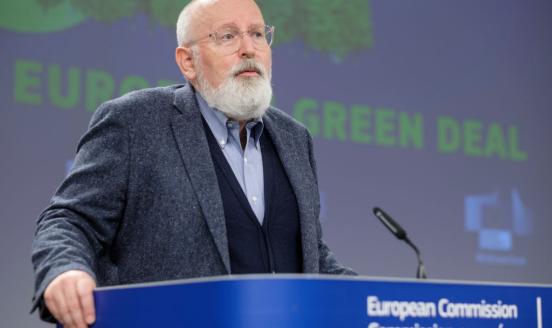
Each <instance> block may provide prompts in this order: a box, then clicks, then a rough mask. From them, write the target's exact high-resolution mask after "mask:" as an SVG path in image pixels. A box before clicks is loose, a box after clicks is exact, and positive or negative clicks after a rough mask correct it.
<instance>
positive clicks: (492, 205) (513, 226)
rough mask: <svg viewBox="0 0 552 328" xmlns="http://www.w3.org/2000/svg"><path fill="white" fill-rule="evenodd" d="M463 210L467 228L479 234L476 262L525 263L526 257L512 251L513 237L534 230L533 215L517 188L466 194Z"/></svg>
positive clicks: (513, 245)
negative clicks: (503, 191) (508, 190)
mask: <svg viewBox="0 0 552 328" xmlns="http://www.w3.org/2000/svg"><path fill="white" fill-rule="evenodd" d="M464 211H465V217H464V224H465V229H466V231H469V232H474V233H477V235H478V244H479V250H478V253H477V254H476V257H475V259H476V261H477V262H480V263H488V264H500V265H515V266H522V265H525V264H526V262H527V261H526V259H525V257H522V256H517V255H514V248H515V241H516V238H518V237H524V236H529V235H531V234H532V233H533V229H534V228H533V218H532V215H531V212H530V211H529V210H528V209H527V207H526V206H525V205H524V204H523V201H522V199H521V196H520V193H519V191H518V190H517V189H512V190H511V191H510V192H509V193H501V192H499V191H496V192H493V193H489V194H481V195H470V196H467V197H466V198H465V201H464Z"/></svg>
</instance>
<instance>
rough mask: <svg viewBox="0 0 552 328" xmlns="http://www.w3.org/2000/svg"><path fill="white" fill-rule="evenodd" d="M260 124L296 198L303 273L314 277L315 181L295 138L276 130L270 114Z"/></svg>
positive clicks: (316, 251) (315, 240)
mask: <svg viewBox="0 0 552 328" xmlns="http://www.w3.org/2000/svg"><path fill="white" fill-rule="evenodd" d="M263 122H264V124H265V127H266V129H267V130H268V132H269V134H270V137H271V138H272V142H273V143H274V146H275V147H276V151H277V153H278V156H280V159H281V161H282V165H283V166H284V170H285V171H286V174H287V176H288V178H289V182H290V183H291V186H292V188H293V191H294V192H295V197H296V198H297V206H298V208H299V217H300V224H301V242H302V248H303V272H305V273H317V272H318V267H319V265H318V260H319V256H318V232H317V228H316V220H318V218H317V217H315V215H316V214H315V213H316V210H315V204H316V201H315V198H314V197H317V195H313V190H314V191H316V190H318V188H317V187H316V181H315V180H314V179H315V177H314V176H312V174H310V167H309V165H308V157H307V156H305V154H304V153H302V151H301V149H299V148H298V147H297V136H294V135H292V134H291V133H289V132H287V131H286V130H285V129H284V128H282V127H280V126H278V122H277V120H276V119H274V116H272V115H270V112H267V115H265V116H263Z"/></svg>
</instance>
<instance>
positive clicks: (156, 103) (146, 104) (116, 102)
mask: <svg viewBox="0 0 552 328" xmlns="http://www.w3.org/2000/svg"><path fill="white" fill-rule="evenodd" d="M184 86H185V85H170V86H165V87H156V88H147V89H140V90H136V91H131V92H129V93H127V94H125V95H122V96H120V97H118V98H114V99H111V100H108V101H106V102H104V103H103V104H101V105H100V106H99V107H98V109H97V110H96V112H95V113H94V115H93V117H92V121H91V123H92V122H95V121H98V120H101V119H103V118H105V117H111V118H113V119H120V120H123V121H126V122H127V123H128V122H135V121H136V122H140V121H141V122H143V123H146V122H148V121H149V120H148V118H151V119H153V120H154V121H155V120H158V119H160V118H162V117H165V118H166V117H168V116H169V115H170V113H171V111H172V109H173V105H174V99H175V94H176V92H177V90H179V89H181V88H182V87H184Z"/></svg>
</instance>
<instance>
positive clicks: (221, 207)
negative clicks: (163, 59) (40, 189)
mask: <svg viewBox="0 0 552 328" xmlns="http://www.w3.org/2000/svg"><path fill="white" fill-rule="evenodd" d="M273 36H274V27H272V26H269V25H266V23H265V21H264V19H263V16H262V14H261V11H260V9H259V7H258V6H257V4H256V3H255V2H254V1H252V0H196V1H192V2H191V3H190V4H188V5H187V6H186V7H185V8H184V9H183V10H182V12H181V14H180V16H179V19H178V22H177V38H178V47H177V48H176V53H175V57H176V63H177V65H178V67H179V69H180V71H181V72H182V74H183V75H184V77H185V78H186V80H187V81H188V83H187V84H185V85H177V86H170V87H164V88H154V89H145V90H141V91H136V92H133V93H130V94H127V95H125V96H123V97H121V98H118V99H114V100H112V101H109V102H107V103H105V104H102V105H101V106H100V107H99V108H98V110H97V111H96V112H95V114H94V116H93V118H92V120H91V123H90V127H89V130H88V131H87V132H86V134H85V135H84V136H83V137H82V139H81V141H80V142H79V145H78V150H77V155H76V158H75V165H74V167H73V169H72V171H71V172H70V174H69V175H68V177H67V178H66V179H65V180H64V181H63V183H62V184H61V186H60V187H59V189H58V190H57V191H56V193H55V195H54V197H53V198H52V202H51V205H50V206H49V207H48V208H47V209H46V210H45V211H44V212H43V213H42V214H41V216H40V218H39V221H38V223H37V230H36V234H35V238H34V241H33V254H32V260H33V265H34V268H35V274H36V284H35V296H34V299H33V309H35V308H39V309H40V313H41V317H42V318H43V319H44V320H48V321H58V322H59V323H61V324H63V325H64V326H65V327H68V328H72V327H75V328H79V327H86V326H87V325H91V324H93V323H94V321H95V311H94V300H93V296H92V291H93V289H94V288H95V287H96V286H107V285H120V284H130V283H142V282H151V281H160V280H172V279H186V278H194V277H202V276H216V275H228V274H242V273H329V274H355V273H354V271H352V270H351V269H349V268H346V267H344V266H342V265H340V264H339V263H338V262H337V261H336V260H335V258H334V256H333V255H332V253H331V251H330V250H329V248H328V247H327V246H326V244H325V243H324V242H323V241H322V231H321V226H320V222H319V218H318V216H319V211H320V203H319V194H318V186H317V175H316V165H315V161H314V156H313V150H312V139H311V137H310V135H309V133H308V131H307V130H306V129H305V128H304V127H303V126H302V125H300V124H299V123H298V122H296V121H295V120H294V119H292V118H291V117H289V116H288V115H287V114H285V113H284V112H282V111H280V110H278V109H276V108H274V107H271V106H270V100H271V98H272V88H271V82H270V81H271V71H272V53H271V48H270V45H271V43H272V38H273Z"/></svg>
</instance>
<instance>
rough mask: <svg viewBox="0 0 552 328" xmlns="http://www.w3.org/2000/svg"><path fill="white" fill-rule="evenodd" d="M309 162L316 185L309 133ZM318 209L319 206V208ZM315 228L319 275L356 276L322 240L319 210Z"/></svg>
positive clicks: (308, 135) (314, 162) (315, 170)
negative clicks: (337, 258) (316, 232)
mask: <svg viewBox="0 0 552 328" xmlns="http://www.w3.org/2000/svg"><path fill="white" fill-rule="evenodd" d="M307 139H308V147H309V161H310V166H311V168H312V171H313V174H314V177H315V179H316V183H317V184H318V173H317V169H316V160H315V158H314V151H313V142H312V137H311V135H310V133H308V132H307ZM318 205H319V204H318ZM319 207H320V206H319ZM316 213H317V215H316V228H317V231H318V254H319V270H320V273H327V274H342V275H358V274H357V273H356V272H355V271H354V270H353V269H351V268H348V267H346V266H343V265H342V264H341V263H339V262H338V261H337V260H336V258H335V256H334V254H333V253H332V251H331V250H330V248H329V247H328V245H326V243H325V242H324V240H323V239H322V225H321V224H320V220H319V213H320V208H318V209H317V210H316Z"/></svg>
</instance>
